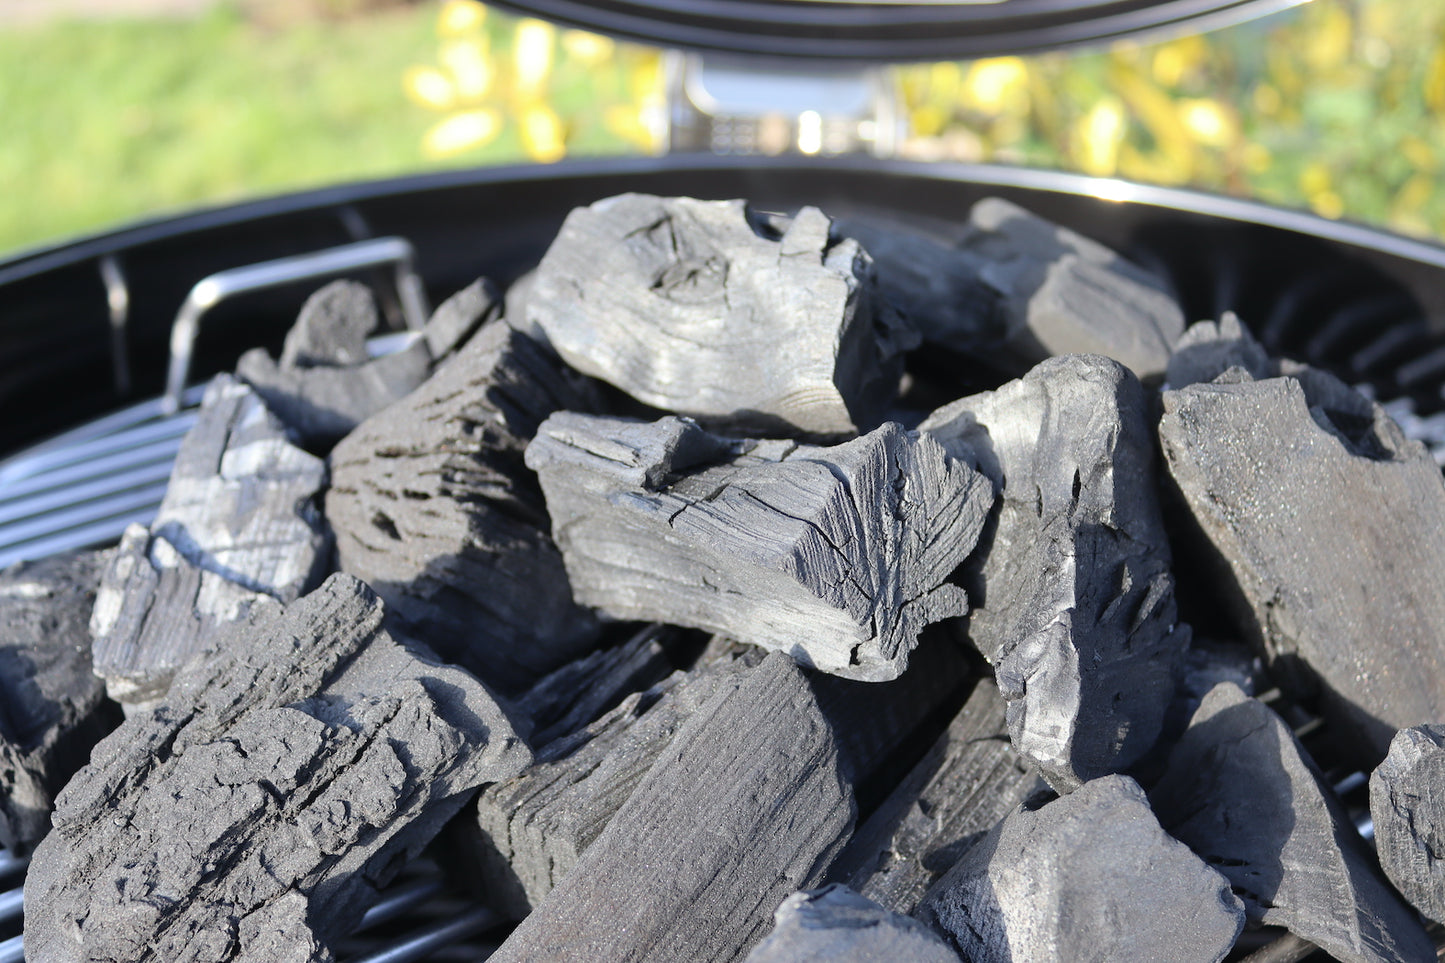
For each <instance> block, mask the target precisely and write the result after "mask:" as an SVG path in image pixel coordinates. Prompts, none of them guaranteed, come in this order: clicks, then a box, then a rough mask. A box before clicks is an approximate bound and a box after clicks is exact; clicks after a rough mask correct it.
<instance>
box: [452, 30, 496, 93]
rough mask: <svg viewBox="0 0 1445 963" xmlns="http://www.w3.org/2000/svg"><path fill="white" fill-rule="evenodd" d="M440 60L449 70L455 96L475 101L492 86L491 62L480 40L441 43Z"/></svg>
mask: <svg viewBox="0 0 1445 963" xmlns="http://www.w3.org/2000/svg"><path fill="white" fill-rule="evenodd" d="M441 61H442V63H443V64H444V65H445V66H446V68H447V70H449V71H451V75H452V79H453V80H454V81H455V83H456V89H457V96H458V97H460V98H461V99H462V100H466V101H477V100H480V99H482V98H483V97H485V96H486V94H487V89H488V88H489V87H491V86H492V64H491V61H490V60H489V59H488V57H487V52H486V49H485V46H484V44H483V43H482V41H480V40H451V41H448V42H447V43H445V44H443V45H442V49H441Z"/></svg>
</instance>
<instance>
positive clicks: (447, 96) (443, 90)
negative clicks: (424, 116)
mask: <svg viewBox="0 0 1445 963" xmlns="http://www.w3.org/2000/svg"><path fill="white" fill-rule="evenodd" d="M402 86H403V87H405V88H406V94H407V96H408V97H410V98H411V99H412V100H413V101H415V102H416V103H417V104H419V105H421V106H422V107H428V108H430V109H432V110H447V109H448V108H450V107H451V106H452V104H454V103H456V100H457V90H456V87H455V86H453V85H452V82H451V80H450V79H448V78H447V75H446V74H444V73H442V72H441V71H440V70H437V69H436V68H435V67H408V68H407V69H406V73H405V74H403V75H402Z"/></svg>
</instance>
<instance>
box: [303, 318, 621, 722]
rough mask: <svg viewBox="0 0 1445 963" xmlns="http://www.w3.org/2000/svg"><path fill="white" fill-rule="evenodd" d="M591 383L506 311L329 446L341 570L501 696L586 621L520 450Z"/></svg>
mask: <svg viewBox="0 0 1445 963" xmlns="http://www.w3.org/2000/svg"><path fill="white" fill-rule="evenodd" d="M594 404H595V401H594V400H593V397H592V393H591V391H590V389H589V387H588V386H587V384H586V383H585V382H584V381H583V380H582V379H581V378H579V377H577V376H576V375H573V374H570V373H568V372H566V371H565V370H564V369H563V368H562V366H561V365H559V364H557V363H556V362H555V360H554V359H552V358H551V357H550V356H549V355H548V354H547V353H546V351H545V350H544V349H542V348H541V347H539V346H538V345H537V344H536V343H535V342H533V341H532V340H530V339H529V338H527V337H526V336H525V335H521V334H518V333H517V332H515V331H513V330H512V329H511V328H510V327H508V326H507V325H506V324H505V323H504V322H501V321H494V322H492V323H490V324H488V325H487V326H486V327H484V328H483V329H482V330H481V331H480V332H479V333H478V334H477V335H476V336H475V337H473V338H472V339H471V340H470V341H469V342H467V344H466V346H465V347H464V348H463V349H462V350H461V351H460V352H458V353H457V355H456V356H455V357H453V358H452V359H451V360H450V361H448V362H447V363H446V364H444V365H443V366H442V367H441V368H440V369H438V371H437V372H436V374H435V375H433V376H432V377H431V378H430V379H429V380H428V381H427V382H426V384H425V385H424V386H422V387H421V388H420V389H418V390H417V391H415V392H413V393H412V394H411V395H409V396H407V397H406V398H405V399H403V400H402V401H400V402H398V403H397V404H395V405H392V406H391V407H390V408H387V409H386V410H385V411H382V412H380V413H378V414H377V415H374V416H373V417H371V418H369V419H367V421H366V422H365V423H363V424H362V425H361V426H360V427H359V428H357V429H356V431H354V432H352V433H351V434H350V435H348V436H347V437H346V438H345V439H344V440H342V442H341V443H340V444H338V445H337V446H336V448H335V450H334V451H333V452H332V453H331V470H332V485H331V490H330V491H329V492H328V493H327V496H326V518H327V520H328V521H329V522H330V523H331V527H332V529H333V531H334V532H335V533H336V554H337V557H338V559H339V561H340V566H341V570H342V571H344V572H349V573H351V574H353V575H355V576H357V577H358V578H360V579H363V580H364V581H366V582H367V583H368V584H369V585H371V587H372V588H373V589H375V590H376V592H377V594H378V595H380V596H381V597H382V598H383V599H384V600H386V604H387V608H388V610H389V611H390V612H391V613H392V614H393V615H394V616H397V617H399V619H400V620H401V621H402V622H403V623H404V624H405V625H406V626H407V628H408V630H409V631H410V632H412V633H414V634H415V635H416V636H417V637H419V638H423V639H426V641H427V644H429V645H430V646H432V647H433V648H434V649H436V650H437V651H438V652H439V653H440V654H441V655H443V656H445V657H446V658H448V659H451V660H452V661H455V662H460V663H461V664H463V665H465V666H467V667H468V668H470V669H471V670H472V671H474V672H476V673H477V674H478V675H480V676H481V677H482V678H484V679H486V680H487V681H488V682H489V683H491V684H492V685H495V686H497V687H498V688H500V689H504V690H506V691H507V692H508V693H509V694H510V693H516V692H519V691H521V690H523V689H525V688H526V687H527V686H529V685H530V684H532V683H534V682H536V681H537V680H538V679H539V678H541V677H542V676H543V675H545V674H546V673H547V672H549V671H551V670H552V669H554V668H556V667H557V666H559V665H561V664H562V663H564V662H566V661H567V660H568V659H571V658H573V657H575V656H577V655H579V654H580V653H581V652H582V651H584V650H585V649H586V648H587V647H588V646H589V645H590V644H591V643H592V640H593V638H594V636H595V633H596V625H595V621H594V620H593V619H592V617H591V616H590V615H589V614H588V613H587V612H585V611H584V610H583V609H581V608H579V607H578V606H577V605H575V604H574V603H573V601H572V593H571V590H570V589H569V588H568V585H567V576H566V573H565V571H564V570H563V567H562V556H561V555H560V554H559V553H558V551H557V548H556V546H554V545H553V544H552V539H551V538H550V537H549V536H548V534H547V531H546V528H547V512H546V508H545V507H544V505H543V501H542V493H541V490H540V489H539V488H538V487H537V481H536V479H535V478H534V477H533V476H532V474H531V473H530V472H529V471H527V469H526V467H525V466H524V465H523V464H522V450H523V448H524V447H525V446H526V444H527V440H528V439H530V438H531V437H532V436H533V435H534V434H535V433H536V431H537V426H538V425H539V424H540V423H541V422H542V420H543V419H544V418H546V417H547V416H548V415H549V414H551V413H552V412H553V411H556V410H557V409H559V408H573V409H584V410H585V409H589V408H591V407H593V406H594Z"/></svg>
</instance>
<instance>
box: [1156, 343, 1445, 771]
mask: <svg viewBox="0 0 1445 963" xmlns="http://www.w3.org/2000/svg"><path fill="white" fill-rule="evenodd" d="M1281 370H1282V371H1284V372H1285V374H1287V375H1289V376H1288V377H1280V378H1269V379H1266V380H1263V381H1253V380H1250V379H1249V377H1248V375H1247V374H1246V373H1245V372H1244V371H1243V369H1241V368H1234V369H1231V371H1232V373H1233V374H1234V375H1236V376H1237V377H1234V378H1226V379H1222V380H1221V381H1220V382H1217V383H1212V384H1198V385H1192V386H1190V387H1186V388H1181V389H1178V390H1176V391H1168V392H1165V393H1164V417H1163V419H1162V420H1161V422H1160V424H1159V437H1160V440H1161V441H1162V442H1163V448H1164V457H1165V461H1166V462H1167V464H1168V467H1169V471H1170V473H1171V474H1172V476H1173V478H1174V481H1175V482H1176V483H1177V485H1178V488H1179V490H1180V492H1182V494H1183V497H1184V500H1185V501H1186V502H1187V504H1188V506H1189V509H1190V511H1191V512H1192V514H1193V517H1194V519H1195V520H1196V521H1197V522H1198V523H1199V526H1200V528H1202V529H1203V532H1204V534H1205V536H1207V538H1208V542H1209V543H1211V544H1212V549H1211V547H1210V546H1209V545H1206V546H1204V551H1205V552H1206V553H1208V556H1209V557H1212V558H1213V559H1214V560H1215V562H1216V563H1217V564H1218V565H1219V567H1220V569H1221V570H1222V571H1223V572H1225V573H1226V574H1225V577H1224V578H1223V579H1222V580H1221V583H1222V589H1223V591H1224V593H1225V594H1224V595H1222V596H1221V597H1222V598H1224V599H1225V600H1226V601H1232V602H1235V603H1236V605H1235V607H1236V609H1237V610H1238V611H1239V613H1240V616H1241V618H1240V623H1241V628H1242V630H1243V632H1244V633H1245V635H1246V637H1247V638H1249V639H1250V641H1251V642H1252V643H1253V644H1255V645H1257V646H1260V647H1261V648H1262V650H1263V652H1264V654H1265V657H1266V658H1267V659H1268V660H1269V662H1270V667H1271V669H1272V670H1273V672H1274V674H1275V677H1276V678H1277V679H1278V680H1279V682H1280V684H1281V685H1282V686H1284V687H1285V688H1287V689H1288V690H1289V691H1290V692H1291V693H1292V694H1293V695H1294V696H1295V697H1296V698H1298V699H1302V700H1314V699H1317V698H1318V699H1319V700H1320V706H1321V709H1322V711H1323V712H1324V714H1325V715H1326V718H1328V719H1330V720H1331V721H1332V722H1334V723H1336V726H1335V731H1336V732H1338V733H1340V734H1341V737H1342V738H1349V739H1351V740H1353V741H1354V742H1356V743H1357V744H1358V746H1357V749H1356V752H1357V755H1356V757H1355V763H1356V764H1357V765H1359V766H1360V767H1361V768H1364V769H1370V768H1373V767H1374V766H1375V765H1376V763H1378V762H1379V760H1380V759H1382V758H1383V757H1384V755H1385V753H1386V752H1387V751H1388V749H1389V745H1390V739H1391V738H1392V737H1393V736H1394V734H1395V731H1396V729H1397V728H1403V727H1406V726H1412V725H1418V724H1422V723H1429V722H1434V721H1437V720H1439V719H1442V718H1445V634H1442V633H1441V632H1440V626H1441V625H1445V582H1442V581H1441V579H1440V578H1438V573H1439V572H1440V571H1442V570H1445V483H1442V480H1441V476H1440V469H1439V466H1437V465H1436V464H1435V461H1434V460H1433V459H1432V458H1431V457H1430V454H1429V452H1428V451H1426V449H1425V448H1424V447H1423V446H1422V445H1420V444H1419V443H1418V442H1412V441H1408V440H1406V439H1405V437H1404V435H1403V434H1401V432H1400V430H1399V428H1398V427H1397V426H1396V425H1395V423H1394V422H1393V421H1391V420H1390V418H1389V416H1388V415H1386V414H1385V412H1384V411H1383V410H1382V409H1380V408H1379V407H1378V406H1375V405H1372V404H1371V403H1370V402H1369V401H1368V400H1367V399H1365V398H1363V397H1361V396H1360V395H1358V394H1356V393H1355V392H1353V391H1351V390H1350V389H1349V388H1347V387H1346V386H1344V385H1343V384H1341V383H1340V382H1339V381H1338V380H1336V379H1334V378H1332V377H1331V376H1329V375H1327V374H1325V373H1324V372H1321V371H1313V370H1310V369H1306V368H1303V367H1302V366H1298V365H1288V364H1286V365H1283V366H1282V367H1281Z"/></svg>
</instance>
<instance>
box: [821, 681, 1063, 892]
mask: <svg viewBox="0 0 1445 963" xmlns="http://www.w3.org/2000/svg"><path fill="white" fill-rule="evenodd" d="M1041 786H1042V783H1040V781H1039V777H1038V776H1037V775H1036V774H1035V773H1034V772H1033V771H1032V770H1030V769H1029V768H1028V767H1027V766H1026V765H1025V764H1024V762H1023V761H1022V760H1021V759H1020V758H1019V756H1018V754H1017V753H1015V752H1014V751H1013V748H1012V747H1011V746H1010V745H1009V737H1008V727H1007V724H1006V723H1005V721H1004V700H1003V696H1001V695H1000V694H999V691H998V687H997V686H995V685H993V684H992V683H991V682H990V681H989V680H987V679H984V680H982V681H980V682H979V683H978V684H977V685H975V687H974V689H973V692H972V693H971V694H970V695H969V697H968V701H967V702H965V703H964V706H963V708H962V709H960V710H959V712H958V715H956V716H955V717H954V719H953V721H952V722H951V723H950V724H949V727H948V730H947V731H946V732H944V733H943V735H941V736H940V737H939V738H938V740H937V741H936V742H935V743H934V745H933V747H932V748H931V749H930V750H929V751H928V754H927V755H926V756H924V758H923V759H922V760H920V761H919V763H918V764H917V765H916V766H914V768H913V770H912V771H911V772H910V773H909V774H908V775H907V776H906V777H904V779H903V780H902V781H901V782H900V783H899V784H898V786H897V787H896V788H895V789H894V790H893V792H892V793H891V794H890V795H889V796H888V798H887V799H886V800H885V801H884V802H883V804H882V805H881V806H879V807H878V809H877V810H876V811H875V812H874V813H873V814H872V815H871V816H869V817H868V819H867V820H866V821H865V822H864V823H863V824H862V825H861V826H860V827H858V831H857V832H856V833H854V835H853V839H852V840H850V841H849V843H848V847H847V848H846V849H845V850H844V851H843V852H842V853H841V854H840V855H839V857H838V859H837V862H836V863H835V865H834V867H833V868H832V869H831V870H830V874H831V875H833V876H834V877H835V878H839V879H843V880H845V881H847V882H848V883H849V884H850V885H852V886H853V887H854V888H855V889H857V890H858V891H859V892H860V893H861V894H862V895H864V896H866V897H867V898H868V899H871V900H876V901H877V902H879V903H881V904H882V905H884V906H886V907H888V908H889V909H892V910H896V911H897V912H900V913H912V912H913V911H914V909H915V908H916V907H917V906H918V903H919V901H920V900H922V899H923V896H924V894H925V893H926V892H927V891H928V888H929V887H930V886H932V885H933V883H934V882H936V881H937V880H938V878H939V877H940V876H942V875H943V874H944V873H946V872H948V870H949V869H950V868H951V867H952V866H953V864H954V863H955V862H957V861H958V859H959V858H960V857H961V856H963V854H964V853H966V852H968V850H969V848H970V847H971V846H973V845H974V844H975V843H977V842H978V841H979V839H981V838H982V837H983V836H984V835H985V834H986V833H987V832H988V831H989V830H991V829H992V828H993V827H994V825H995V824H996V823H998V821H999V820H1000V819H1002V818H1003V817H1004V816H1006V815H1008V814H1009V813H1010V812H1012V811H1013V810H1014V809H1015V808H1017V807H1018V806H1019V805H1020V804H1021V803H1023V802H1024V800H1026V799H1028V798H1029V797H1030V796H1031V795H1033V794H1034V793H1035V792H1037V791H1038V790H1039V789H1040V788H1041Z"/></svg>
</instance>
